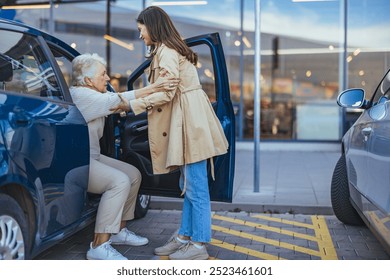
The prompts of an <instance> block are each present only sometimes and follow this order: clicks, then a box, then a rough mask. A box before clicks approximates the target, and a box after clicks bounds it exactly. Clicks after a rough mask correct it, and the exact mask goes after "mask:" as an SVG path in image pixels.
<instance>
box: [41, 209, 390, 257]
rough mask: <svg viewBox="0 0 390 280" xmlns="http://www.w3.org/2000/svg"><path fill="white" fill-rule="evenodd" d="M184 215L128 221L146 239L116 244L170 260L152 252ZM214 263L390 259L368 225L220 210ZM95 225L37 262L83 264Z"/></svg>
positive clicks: (159, 213)
mask: <svg viewBox="0 0 390 280" xmlns="http://www.w3.org/2000/svg"><path fill="white" fill-rule="evenodd" d="M180 217H181V211H176V210H150V211H149V212H148V214H147V215H146V217H144V218H143V219H140V220H136V221H133V222H131V223H129V225H128V227H129V229H130V230H132V231H134V232H136V233H138V234H141V235H144V236H147V237H148V238H149V240H150V242H149V244H148V245H146V246H141V247H131V246H115V248H116V249H117V250H118V251H120V252H121V253H122V254H124V255H125V256H126V257H127V258H128V259H131V260H152V259H166V257H158V256H155V255H154V254H153V250H154V248H155V247H158V246H161V245H163V244H164V243H165V241H167V240H168V239H169V237H170V236H171V235H172V234H173V233H174V232H175V231H176V229H177V228H178V227H179V223H180ZM212 224H213V225H212V230H213V234H212V242H211V243H210V244H209V245H208V247H207V248H208V252H209V255H210V259H219V260H257V259H262V260H278V259H287V260H388V259H390V258H389V256H388V255H387V254H386V253H385V251H384V250H383V248H382V246H381V245H380V244H379V243H378V241H377V240H376V239H375V237H374V236H373V235H372V234H371V232H370V231H369V230H368V229H367V228H366V227H350V226H345V225H344V224H342V223H340V222H339V221H338V220H337V219H336V218H335V217H334V216H328V215H325V216H323V215H302V214H295V215H292V214H263V213H247V212H239V213H234V212H227V211H220V212H215V213H214V215H213V220H212ZM92 237H93V225H91V226H89V227H88V228H86V229H85V230H82V231H81V232H79V233H77V234H75V235H74V236H72V237H70V238H68V239H66V240H64V241H63V242H61V243H60V244H58V245H56V246H54V247H52V248H50V249H48V250H47V251H45V252H44V253H42V254H41V255H39V256H38V257H37V258H36V259H41V260H42V259H43V260H52V259H54V260H84V259H85V253H86V251H87V249H88V246H89V245H88V244H89V242H90V241H91V240H92Z"/></svg>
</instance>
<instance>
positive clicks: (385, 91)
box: [371, 70, 390, 104]
mask: <svg viewBox="0 0 390 280" xmlns="http://www.w3.org/2000/svg"><path fill="white" fill-rule="evenodd" d="M387 100H390V70H389V71H388V72H387V74H386V75H385V77H384V78H383V80H382V81H381V82H380V84H379V86H378V87H377V89H376V91H375V94H374V96H373V98H372V100H371V102H372V104H377V103H383V102H385V101H387Z"/></svg>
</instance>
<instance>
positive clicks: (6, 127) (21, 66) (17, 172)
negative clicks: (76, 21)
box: [0, 30, 89, 242]
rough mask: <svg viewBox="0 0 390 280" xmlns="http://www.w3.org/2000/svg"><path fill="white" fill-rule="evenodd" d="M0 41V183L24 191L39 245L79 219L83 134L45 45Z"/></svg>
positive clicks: (16, 35) (16, 37)
mask: <svg viewBox="0 0 390 280" xmlns="http://www.w3.org/2000/svg"><path fill="white" fill-rule="evenodd" d="M0 37H1V38H2V40H1V41H0V68H1V69H0V72H1V73H2V75H1V76H2V77H1V81H0V84H1V87H2V88H1V93H0V98H1V101H0V105H1V146H2V148H3V149H5V150H7V153H8V155H9V159H10V160H9V162H8V163H7V164H8V166H7V168H3V169H1V172H2V173H1V174H0V181H1V182H3V184H4V182H8V184H14V185H22V186H23V187H25V188H27V189H28V192H29V193H30V194H31V195H32V196H33V197H32V201H33V203H34V204H35V206H34V208H35V215H36V217H35V219H36V220H35V221H36V227H37V228H36V230H37V232H38V233H37V236H40V237H41V238H42V239H44V238H45V237H46V236H48V235H50V234H53V233H55V232H57V231H59V230H63V229H65V228H66V227H67V226H70V225H72V224H73V223H74V222H75V221H77V220H78V219H80V217H81V216H82V214H83V211H84V207H85V201H86V200H85V198H86V191H87V183H88V172H89V171H88V168H89V166H88V165H89V143H88V128H87V126H86V123H85V121H84V119H83V118H82V116H81V114H80V112H79V111H78V109H77V108H76V107H75V106H74V105H73V104H71V103H70V102H69V101H70V98H69V92H68V89H67V86H66V83H65V81H64V79H63V77H62V74H61V71H60V70H59V69H58V65H57V63H56V62H55V60H54V58H53V56H52V53H51V52H50V50H49V48H48V46H47V44H46V42H45V41H44V39H43V38H42V37H40V36H34V35H33V34H28V33H24V32H16V31H11V30H0ZM15 188H16V187H15ZM31 223H33V221H31ZM36 242H38V241H36Z"/></svg>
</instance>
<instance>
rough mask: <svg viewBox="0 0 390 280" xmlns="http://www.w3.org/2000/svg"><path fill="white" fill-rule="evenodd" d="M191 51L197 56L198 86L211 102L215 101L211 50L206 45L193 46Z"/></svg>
mask: <svg viewBox="0 0 390 280" xmlns="http://www.w3.org/2000/svg"><path fill="white" fill-rule="evenodd" d="M191 49H192V50H193V51H194V52H195V53H197V54H198V64H197V65H196V69H197V70H198V74H199V79H200V84H201V85H202V88H203V90H204V91H205V92H206V94H207V96H208V97H209V99H210V101H211V102H215V101H216V92H215V77H214V67H213V61H212V57H211V50H210V48H209V47H208V46H207V45H198V46H193V47H191Z"/></svg>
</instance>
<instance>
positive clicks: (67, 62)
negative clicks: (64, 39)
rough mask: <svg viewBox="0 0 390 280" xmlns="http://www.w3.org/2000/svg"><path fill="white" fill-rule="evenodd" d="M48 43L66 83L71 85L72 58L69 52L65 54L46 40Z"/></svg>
mask: <svg viewBox="0 0 390 280" xmlns="http://www.w3.org/2000/svg"><path fill="white" fill-rule="evenodd" d="M48 45H49V48H50V50H51V52H52V53H53V55H54V58H55V60H56V61H57V64H58V66H59V68H60V70H61V72H62V76H63V77H64V79H65V82H66V84H67V85H68V87H70V86H71V85H72V58H71V57H70V56H69V54H66V53H65V52H63V51H62V50H61V49H58V47H57V46H56V45H52V44H51V43H50V42H48Z"/></svg>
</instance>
